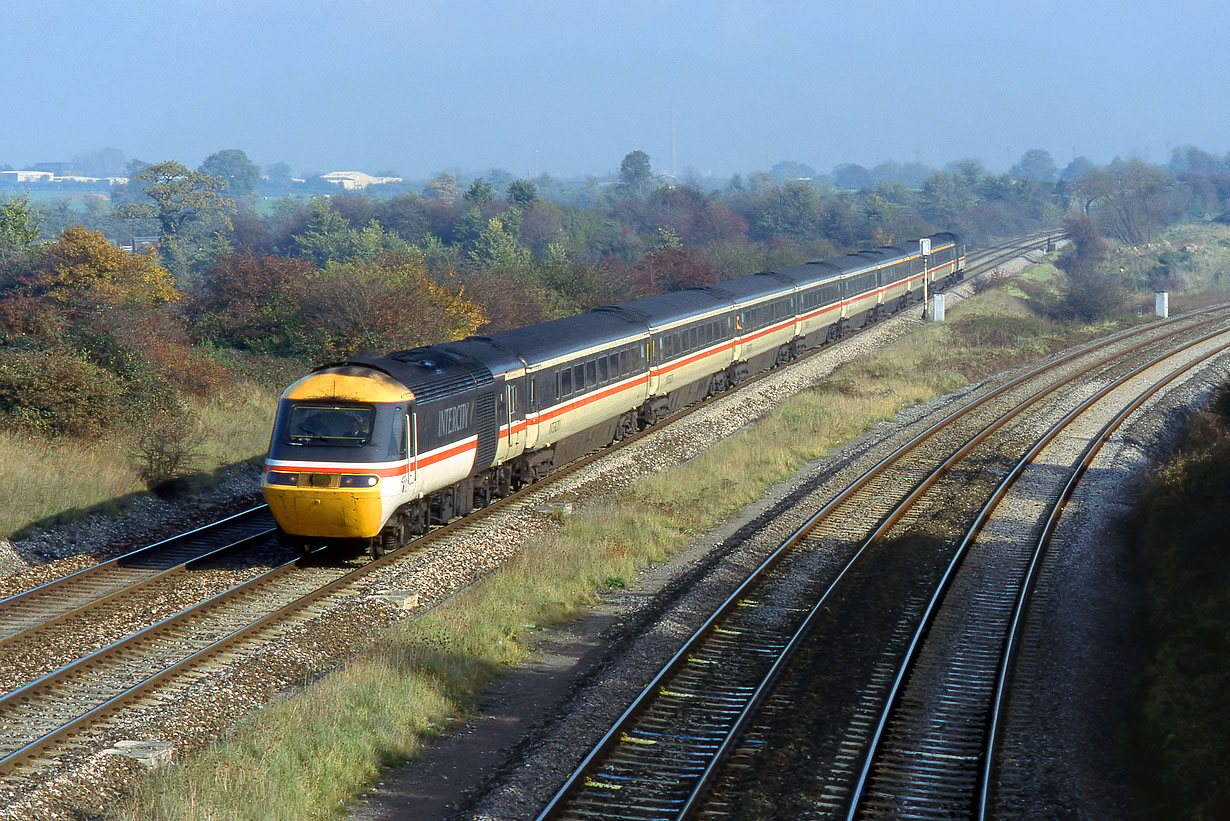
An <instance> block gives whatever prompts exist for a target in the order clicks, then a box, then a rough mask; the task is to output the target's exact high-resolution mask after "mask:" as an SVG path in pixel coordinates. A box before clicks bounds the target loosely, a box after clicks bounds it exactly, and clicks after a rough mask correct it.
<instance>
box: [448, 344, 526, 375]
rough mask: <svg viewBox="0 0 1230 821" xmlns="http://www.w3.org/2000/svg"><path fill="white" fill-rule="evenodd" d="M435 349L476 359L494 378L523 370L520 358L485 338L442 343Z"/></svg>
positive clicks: (523, 366)
mask: <svg viewBox="0 0 1230 821" xmlns="http://www.w3.org/2000/svg"><path fill="white" fill-rule="evenodd" d="M435 347H437V348H443V349H444V350H446V351H450V352H452V353H456V354H459V355H461V356H468V357H470V358H471V359H476V360H478V361H479V362H481V363H483V364H484V365H486V366H487V369H488V370H490V371H491V373H492V375H494V376H506V375H509V374H511V375H513V376H516V375H518V374H520V373H521V372H522V371H523V370H525V363H524V362H522V361H521V357H519V356H517V355H516V354H515V353H513V352H512V351H510V350H508V349H507V348H505V347H503V346H501V345H499V344H498V343H496V342H495V341H493V340H492V339H491V338H490V337H487V336H469V337H466V338H465V339H462V340H460V341H458V342H444V343H441V344H439V345H436V346H435Z"/></svg>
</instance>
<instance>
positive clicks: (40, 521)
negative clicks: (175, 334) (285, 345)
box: [0, 383, 277, 538]
mask: <svg viewBox="0 0 1230 821" xmlns="http://www.w3.org/2000/svg"><path fill="white" fill-rule="evenodd" d="M276 403H277V394H276V393H273V392H272V391H269V390H267V389H264V388H259V387H256V386H255V385H253V384H250V383H239V384H237V385H235V386H234V387H233V388H232V389H231V390H229V391H228V392H227V393H226V395H225V396H223V397H220V398H217V399H213V400H209V401H199V402H196V403H195V404H194V405H193V407H191V408H189V412H190V416H188V417H186V418H184V419H180V420H177V421H176V422H175V424H174V425H169V426H168V428H167V431H168V432H169V434H171V435H175V436H179V437H183V442H184V444H185V446H188V447H190V449H191V454H190V456H189V460H188V462H189V464H190V467H191V469H192V470H193V471H196V472H198V473H199V474H200V476H199V477H198V481H207V480H208V477H209V475H210V474H212V473H213V472H214V471H216V470H218V469H219V468H222V467H225V466H227V465H233V464H235V463H236V462H242V461H244V460H247V459H253V458H256V457H258V456H260V455H262V454H264V452H265V450H266V449H267V448H268V446H269V425H270V413H269V409H270V408H271V407H273V406H274V405H275V404H276ZM140 463H141V456H140V454H139V448H138V446H137V445H136V444H134V443H133V442H129V443H126V444H125V443H116V442H106V443H102V442H99V443H91V442H83V441H79V440H73V439H68V438H63V439H56V440H50V441H48V440H44V439H38V438H35V437H30V436H25V435H21V434H17V433H9V432H0V538H5V537H12V536H15V535H20V534H21V533H22V532H23V531H25V530H28V529H36V528H37V527H39V526H44V527H45V526H47V525H50V524H53V523H55V522H56V521H59V520H63V519H67V518H70V517H73V516H77V515H80V514H81V513H82V512H83V511H87V510H90V509H104V510H113V511H119V510H122V508H123V499H124V498H125V497H127V496H129V495H131V494H133V493H141V492H144V491H145V490H146V487H145V485H144V483H143V482H142V481H141V478H140V475H139V467H140Z"/></svg>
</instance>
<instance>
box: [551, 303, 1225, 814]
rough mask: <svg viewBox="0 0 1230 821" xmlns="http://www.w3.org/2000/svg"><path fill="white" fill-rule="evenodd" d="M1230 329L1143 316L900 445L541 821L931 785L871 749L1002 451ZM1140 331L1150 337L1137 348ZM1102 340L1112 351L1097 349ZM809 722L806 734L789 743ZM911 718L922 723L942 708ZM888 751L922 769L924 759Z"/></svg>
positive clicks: (723, 612) (703, 637) (777, 803)
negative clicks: (1168, 355) (1157, 355)
mask: <svg viewBox="0 0 1230 821" xmlns="http://www.w3.org/2000/svg"><path fill="white" fill-rule="evenodd" d="M1228 318H1230V311H1227V310H1226V309H1224V308H1222V309H1219V310H1217V311H1211V312H1208V313H1206V315H1205V316H1204V317H1203V318H1191V317H1189V318H1184V319H1183V320H1182V321H1180V322H1165V323H1154V324H1153V325H1151V326H1149V328H1147V329H1145V330H1143V331H1141V332H1138V333H1136V334H1123V335H1120V336H1119V337H1116V338H1114V339H1112V340H1109V341H1107V342H1104V343H1102V344H1101V345H1099V346H1095V347H1091V348H1089V349H1086V350H1084V351H1078V352H1075V353H1073V354H1071V355H1069V356H1067V357H1064V358H1063V359H1061V360H1059V361H1058V362H1055V363H1051V364H1050V365H1048V366H1045V367H1044V368H1040V369H1038V370H1036V371H1034V372H1031V373H1029V374H1025V375H1023V376H1021V377H1019V378H1017V379H1015V380H1013V381H1012V382H1009V383H1007V384H1005V385H1002V386H1000V387H999V388H997V389H995V390H994V391H992V392H990V393H989V394H985V395H983V396H982V397H980V398H979V399H977V400H975V401H974V402H973V403H971V404H970V405H968V406H966V407H965V408H963V409H961V410H959V411H957V412H956V413H954V414H953V415H952V416H950V417H949V418H947V419H945V420H942V422H941V423H937V424H936V425H933V426H932V427H931V428H929V429H928V430H926V431H923V432H922V433H921V434H920V435H919V436H917V437H915V438H914V439H912V440H911V441H910V442H908V443H907V444H905V445H903V446H902V447H901V448H899V449H898V450H897V451H896V452H894V453H893V454H892V455H890V456H889V457H888V458H887V459H885V460H884V461H883V462H881V463H880V464H879V465H877V466H876V467H875V468H873V469H872V470H870V471H868V473H867V474H865V475H864V476H863V477H862V478H861V479H860V480H859V481H857V482H856V483H854V485H852V486H851V487H850V488H849V489H848V490H847V491H845V492H844V493H843V494H841V495H839V496H838V497H837V498H836V499H834V500H833V501H832V502H831V503H830V504H829V505H828V506H826V507H825V508H824V509H823V510H821V511H820V512H819V513H817V514H816V516H814V517H813V518H812V519H811V520H810V521H809V522H808V523H807V525H805V526H804V527H803V528H801V529H800V530H799V531H798V532H796V533H795V534H794V535H793V536H792V537H791V538H790V539H788V540H787V541H786V543H784V544H783V545H782V547H781V548H780V549H779V550H778V551H777V552H776V553H775V554H774V555H773V556H772V557H770V559H769V560H767V561H766V562H765V563H764V564H763V565H762V566H761V568H759V569H758V570H757V572H756V573H755V574H753V576H752V577H751V578H749V579H748V580H747V581H746V582H745V583H744V584H743V585H742V586H740V587H739V589H738V590H737V591H736V592H735V593H734V594H733V595H732V596H731V597H730V598H729V599H728V600H727V602H726V603H725V604H724V605H723V606H722V608H720V609H719V610H718V611H717V612H716V613H715V614H714V615H713V616H712V617H711V618H710V619H709V620H708V621H707V622H706V623H705V625H703V626H702V627H701V629H700V630H698V631H697V632H696V634H695V635H694V636H693V637H692V639H691V640H689V642H688V643H687V644H686V645H685V646H684V648H683V649H682V650H680V652H679V653H678V654H677V655H676V656H675V658H674V659H672V661H671V662H670V663H669V664H668V665H667V666H666V667H665V668H664V669H663V671H662V672H661V673H659V675H658V676H657V677H656V678H655V679H654V680H653V681H652V682H651V683H650V684H649V685H648V686H647V687H646V688H645V691H644V694H643V695H642V697H641V698H640V699H638V700H637V701H636V702H635V703H634V704H633V705H632V706H631V707H629V709H628V711H627V712H626V713H625V715H624V716H623V718H621V720H620V722H619V723H618V724H617V725H616V726H615V727H613V728H612V729H611V731H610V732H608V733H607V735H606V736H605V737H604V738H603V740H602V741H601V742H600V743H599V745H598V746H597V747H596V748H595V750H594V751H593V752H592V753H591V754H590V755H589V756H588V757H587V758H586V759H585V761H583V762H582V764H581V766H580V767H578V769H577V770H576V772H575V773H574V774H573V776H572V778H570V779H569V781H568V782H567V783H566V784H565V786H564V787H563V788H562V789H561V790H560V792H559V793H558V794H557V796H556V797H555V799H554V800H553V801H552V802H551V804H550V805H548V807H547V808H546V810H544V812H543V814H542V816H541V817H543V818H547V817H565V818H588V817H623V818H682V817H687V816H689V815H692V814H703V815H704V816H705V817H726V816H729V817H759V816H763V815H769V814H777V816H778V817H795V816H799V817H804V816H809V815H810V816H812V817H830V816H834V815H843V814H845V813H846V811H847V809H848V808H849V807H851V806H859V805H858V804H857V802H853V803H852V799H853V797H854V796H855V795H857V794H860V793H865V794H867V795H871V796H875V799H874V800H875V801H881V796H882V795H883V794H885V793H886V792H887V790H886V789H884V788H883V787H882V786H881V785H880V783H879V782H877V783H876V786H874V787H872V786H869V785H867V783H866V781H865V780H860V779H862V777H863V776H864V775H865V773H874V774H875V775H877V776H879V777H881V778H882V779H883V778H887V779H889V780H891V779H893V778H896V779H897V782H898V783H905V784H911V783H926V781H927V779H928V778H929V777H930V774H929V772H927V771H924V770H918V771H916V772H912V773H910V775H909V776H908V777H905V778H904V780H903V777H902V776H901V773H900V772H899V771H898V772H896V773H894V771H893V770H892V768H891V767H889V766H888V765H879V766H874V767H873V765H872V764H870V763H866V762H869V761H870V760H871V759H870V758H869V756H870V753H869V751H870V750H873V749H875V748H876V740H877V739H884V738H886V737H887V738H892V739H895V738H898V737H908V736H909V733H905V732H902V733H897V732H886V731H885V730H884V729H883V728H881V727H880V724H879V723H878V722H877V716H880V715H882V714H883V705H885V704H890V703H891V698H890V696H891V694H892V693H893V692H897V691H899V687H900V682H901V680H902V679H903V677H904V674H903V673H901V672H900V670H899V668H898V666H897V659H900V658H901V657H903V655H905V654H906V653H907V650H908V648H909V647H911V646H913V645H917V644H918V638H917V637H918V634H919V629H920V628H919V625H920V624H924V623H925V619H924V614H925V613H926V612H928V605H929V602H931V601H933V600H935V597H936V596H937V595H938V594H937V593H936V591H937V590H942V589H943V588H944V587H946V585H945V583H944V579H945V578H946V576H945V568H947V567H952V566H954V549H953V546H954V545H956V544H957V543H958V542H959V541H961V540H960V534H961V532H964V530H963V527H964V524H965V523H966V520H967V519H968V516H967V515H966V511H964V510H963V508H964V507H967V506H968V502H967V501H963V500H968V499H969V498H971V496H972V497H974V498H983V497H988V498H989V497H990V496H991V495H992V494H993V493H994V488H995V486H996V484H997V483H998V482H999V479H1000V478H1001V477H1002V476H1003V475H1006V474H1008V473H1010V472H1011V470H1012V467H1013V463H1014V462H1015V460H1008V459H1006V458H1005V457H1004V454H1005V453H1018V454H1019V453H1022V452H1026V451H1028V450H1029V448H1030V445H1031V444H1032V443H1034V442H1036V441H1037V440H1038V438H1039V437H1040V436H1042V435H1043V434H1045V432H1046V430H1047V428H1046V425H1049V424H1051V423H1050V422H1049V421H1048V420H1051V419H1053V418H1055V417H1057V416H1058V417H1062V416H1063V414H1064V413H1066V411H1067V410H1068V407H1067V406H1069V405H1070V404H1071V402H1072V401H1074V400H1073V397H1077V399H1076V400H1075V401H1079V399H1080V398H1083V397H1086V396H1089V395H1093V394H1096V393H1097V392H1098V391H1099V390H1100V389H1101V388H1100V386H1101V385H1102V384H1104V383H1105V382H1107V381H1108V380H1114V379H1115V378H1117V374H1118V373H1120V372H1122V371H1125V370H1130V369H1131V368H1133V367H1136V366H1137V365H1138V364H1140V362H1141V361H1148V360H1149V359H1150V357H1151V356H1152V354H1150V353H1149V351H1150V349H1157V348H1159V347H1161V348H1169V347H1170V346H1171V344H1172V343H1170V342H1169V341H1168V339H1167V337H1170V336H1180V337H1189V338H1190V337H1199V336H1201V335H1202V334H1203V333H1204V330H1203V329H1205V328H1208V327H1211V326H1216V331H1217V332H1218V333H1219V334H1220V333H1224V332H1225V328H1226V322H1227V319H1228ZM1139 334H1144V335H1145V336H1146V337H1152V338H1151V339H1146V340H1145V341H1143V342H1138V341H1134V340H1132V337H1134V336H1138V335H1139ZM1107 347H1110V348H1114V349H1115V350H1114V351H1113V352H1111V353H1109V354H1105V353H1099V349H1101V348H1107ZM1044 423H1045V425H1044ZM1039 426H1042V427H1041V428H1040V427H1039ZM992 479H994V480H995V481H991V480H992ZM954 511H956V512H957V513H959V514H960V515H953V512H954ZM972 512H973V511H970V513H972ZM959 527H960V529H958V528H959ZM954 534H955V537H954ZM835 556H836V557H841V561H840V562H839V563H837V564H836V565H834V562H833V557H835ZM952 612H957V613H961V612H963V611H962V609H961V608H960V607H957V608H955V609H954V610H953V611H952ZM956 621H958V622H961V619H957V620H956ZM974 655H977V653H975V654H974ZM796 656H797V657H796ZM802 657H806V658H807V659H808V660H807V661H806V662H803V661H801V658H802ZM962 663H964V662H962ZM954 664H956V663H954ZM956 666H958V667H959V666H960V664H956ZM800 669H802V670H805V671H806V672H798V671H799V670H800ZM939 669H944V668H943V665H940V668H939ZM935 675H936V674H934V673H933V674H931V675H928V674H926V673H920V674H918V676H917V680H918V681H928V682H930V681H932V680H933V679H934V678H935ZM775 685H778V686H777V687H776V689H775ZM952 686H953V687H955V688H957V689H960V687H961V685H960V684H959V683H954V684H953V685H952ZM939 692H943V691H942V689H941V690H940V691H939ZM945 699H949V700H951V699H950V698H949V696H948V695H942V696H940V701H941V703H947V701H945ZM907 702H909V703H913V702H912V701H911V700H910V699H903V701H902V703H907ZM761 708H763V710H762V709H761ZM758 711H759V712H758ZM804 715H806V716H808V718H809V722H810V723H808V724H807V729H806V730H804V731H802V733H800V728H799V725H800V723H801V718H802V716H804ZM920 715H921V716H922V719H921V720H922V721H923V723H924V724H925V723H926V721H927V718H928V717H934V715H935V713H934V712H928V711H926V710H923V711H922V712H921V713H920ZM800 735H804V736H806V737H805V738H800ZM886 749H887V748H886ZM886 754H887V753H886ZM941 755H942V754H941ZM898 757H899V758H904V759H907V760H911V759H914V758H921V756H920V755H919V753H918V751H917V750H912V751H906V752H901V753H899V756H898ZM877 760H882V759H877ZM800 761H806V762H807V764H806V765H800V764H799V762H800ZM911 779H914V780H913V781H911ZM715 784H716V786H715ZM800 784H802V785H803V786H801V787H800V786H799V785H800ZM786 785H793V786H790V787H787V786H786ZM787 788H789V789H798V790H800V793H799V795H798V796H797V797H794V798H791V799H789V800H788V802H787V803H786V804H785V805H784V808H783V804H782V803H781V800H780V798H779V793H780V791H781V790H782V789H787ZM790 801H793V802H794V803H793V804H792V803H789V802H790ZM702 806H703V812H701V808H702ZM863 806H867V805H863ZM885 806H887V804H886V805H885ZM897 810H900V805H898V806H897V807H896V809H895V810H890V811H886V812H885V813H884V814H886V815H889V816H893V815H894V812H895V811H897ZM851 815H852V816H853V811H851Z"/></svg>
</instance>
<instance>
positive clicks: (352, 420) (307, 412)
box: [286, 405, 376, 447]
mask: <svg viewBox="0 0 1230 821" xmlns="http://www.w3.org/2000/svg"><path fill="white" fill-rule="evenodd" d="M375 417H376V411H375V409H374V408H370V407H355V406H353V405H295V406H294V407H293V408H291V411H290V420H289V422H288V424H287V426H286V439H287V441H289V442H290V444H292V445H340V446H350V447H359V446H361V445H366V444H367V442H368V440H369V439H371V437H372V421H373V420H374V419H375Z"/></svg>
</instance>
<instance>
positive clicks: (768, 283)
mask: <svg viewBox="0 0 1230 821" xmlns="http://www.w3.org/2000/svg"><path fill="white" fill-rule="evenodd" d="M793 288H794V281H793V280H791V279H789V278H787V277H784V276H782V275H781V274H777V273H774V272H773V271H762V272H760V273H758V274H752V275H751V276H750V277H740V278H739V279H728V280H726V281H725V282H719V283H718V284H717V285H709V286H706V287H705V288H703V289H701V290H705V291H710V292H711V293H713V294H714V295H719V294H724V295H729V296H730V297H732V298H733V299H736V300H738V301H739V302H755V301H756V300H758V299H761V298H763V297H767V296H772V295H774V294H781V293H783V292H789V291H790V290H792V289H793Z"/></svg>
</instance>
